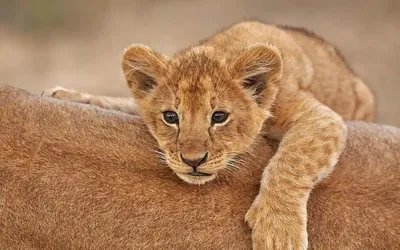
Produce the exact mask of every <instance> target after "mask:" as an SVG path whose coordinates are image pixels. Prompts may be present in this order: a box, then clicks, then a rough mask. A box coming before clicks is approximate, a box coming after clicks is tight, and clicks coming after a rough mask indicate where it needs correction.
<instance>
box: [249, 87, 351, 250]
mask: <svg viewBox="0 0 400 250" xmlns="http://www.w3.org/2000/svg"><path fill="white" fill-rule="evenodd" d="M275 108H276V109H275V112H274V119H273V120H271V122H270V124H269V125H270V127H269V128H267V130H268V131H266V133H267V135H270V136H273V137H275V138H276V137H281V138H282V140H281V143H280V145H279V148H278V150H277V153H276V155H275V156H274V157H273V158H272V159H271V161H270V163H269V164H268V166H267V167H266V169H265V170H264V173H263V176H262V180H261V186H260V192H259V194H258V196H257V197H256V199H255V201H254V203H253V205H252V206H251V208H250V210H249V211H248V212H247V214H246V221H247V222H248V223H249V225H250V226H251V227H252V229H253V235H252V238H253V248H254V249H307V246H308V240H307V227H306V226H307V200H308V198H309V195H310V192H311V190H312V189H313V187H314V186H315V184H316V183H318V182H319V181H320V180H321V179H323V178H324V177H326V176H327V175H328V174H329V173H330V172H331V171H332V170H333V168H334V166H335V165H336V163H337V161H338V158H339V156H340V154H341V153H342V151H343V149H344V147H345V142H346V136H347V130H346V126H345V124H344V122H343V120H342V119H341V117H340V116H339V115H337V114H336V113H335V112H333V111H332V110H331V109H329V108H328V107H326V106H324V105H322V104H321V103H319V102H318V101H317V100H316V99H314V98H313V97H311V96H309V95H307V94H306V93H303V92H298V93H285V92H284V91H282V93H280V94H279V95H278V98H277V100H276V106H275ZM267 125H268V124H267Z"/></svg>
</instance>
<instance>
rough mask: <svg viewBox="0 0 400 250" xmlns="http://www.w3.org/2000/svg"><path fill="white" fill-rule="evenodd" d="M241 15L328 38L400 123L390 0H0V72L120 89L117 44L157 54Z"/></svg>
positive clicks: (398, 19) (398, 25) (14, 79)
mask: <svg viewBox="0 0 400 250" xmlns="http://www.w3.org/2000/svg"><path fill="white" fill-rule="evenodd" d="M243 19H258V20H261V21H265V22H269V23H276V24H287V25H292V26H301V27H306V28H308V29H310V30H312V31H315V32H316V33H317V34H319V35H321V36H322V37H324V38H326V39H327V40H328V41H330V42H332V43H333V44H335V45H336V46H337V47H338V48H339V49H340V50H341V51H342V52H343V54H344V56H345V57H346V58H347V60H348V62H349V63H350V65H351V66H352V67H353V69H354V70H355V72H356V73H358V74H359V75H360V76H361V77H362V78H363V79H364V80H365V82H366V83H367V84H368V85H369V86H370V87H371V88H372V90H373V91H374V93H375V94H376V95H377V101H378V121H379V122H380V123H386V124H391V125H396V126H400V83H399V80H398V79H399V78H400V67H399V62H400V1H399V0H393V1H390V0H379V1H377V0H353V1H348V0H341V1H324V0H303V1H297V0H280V1H268V0H253V1H252V0H191V1H190V0H112V1H111V0H86V1H85V0H80V1H78V0H64V1H60V0H0V61H1V64H0V76H1V83H6V84H9V85H13V86H16V87H19V88H23V89H26V90H28V91H30V92H33V93H36V94H39V93H41V91H42V90H44V89H46V88H51V87H54V86H56V85H60V86H63V87H66V88H74V89H77V90H79V91H84V92H90V93H94V94H104V95H114V96H127V95H129V93H128V90H127V87H126V86H125V82H124V80H123V76H122V71H121V67H120V61H121V57H122V53H123V51H124V48H126V47H128V46H129V45H130V44H131V43H144V44H146V45H149V46H150V47H152V48H154V49H156V50H158V51H159V52H162V53H165V54H169V55H170V54H172V53H174V52H175V51H176V50H178V49H180V48H183V47H184V46H187V45H190V44H192V43H194V42H196V41H197V40H200V39H203V38H205V37H207V36H209V35H210V34H212V33H214V32H216V31H218V30H220V29H222V28H224V27H227V26H229V25H231V24H233V23H234V22H237V21H240V20H243Z"/></svg>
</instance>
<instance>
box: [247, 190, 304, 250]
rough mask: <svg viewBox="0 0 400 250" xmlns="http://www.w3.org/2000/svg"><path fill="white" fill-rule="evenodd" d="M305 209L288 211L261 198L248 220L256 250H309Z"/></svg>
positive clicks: (286, 208) (256, 202)
mask: <svg viewBox="0 0 400 250" xmlns="http://www.w3.org/2000/svg"><path fill="white" fill-rule="evenodd" d="M302 209H303V208H301V207H298V208H293V209H289V208H288V207H287V206H284V205H283V204H280V203H273V202H271V201H269V200H268V197H264V196H263V195H261V194H259V195H258V196H257V198H256V199H255V201H254V203H253V205H252V206H251V208H250V209H249V211H247V213H246V217H245V220H246V222H247V223H248V224H249V225H250V227H251V228H252V229H253V233H252V240H253V249H254V250H261V249H263V250H265V249H267V250H306V249H307V246H308V239H307V217H306V213H305V212H303V211H302ZM304 209H305V208H304ZM304 211H305V210H304Z"/></svg>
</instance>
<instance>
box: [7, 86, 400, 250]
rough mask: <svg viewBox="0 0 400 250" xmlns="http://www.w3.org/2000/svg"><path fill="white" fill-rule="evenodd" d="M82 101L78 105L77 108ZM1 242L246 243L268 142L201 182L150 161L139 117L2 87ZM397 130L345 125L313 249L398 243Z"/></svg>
mask: <svg viewBox="0 0 400 250" xmlns="http://www.w3.org/2000/svg"><path fill="white" fill-rule="evenodd" d="M85 107H86V108H85ZM0 120H1V121H2V122H1V123H0V249H7V250H17V249H24V250H46V249H117V250H118V249H121V250H122V249H239V250H240V249H249V248H250V247H251V244H252V241H251V232H250V230H248V228H247V225H246V224H245V223H244V222H243V217H244V214H245V213H246V210H247V209H248V208H249V207H250V205H251V203H252V201H253V200H254V198H255V196H256V195H257V193H258V190H259V178H260V175H261V173H262V171H263V166H265V165H266V164H267V163H268V160H269V159H270V158H271V156H272V154H273V152H274V150H273V149H274V148H276V146H277V144H276V142H272V141H269V142H268V144H266V143H265V141H263V140H260V141H259V143H258V144H257V147H255V149H254V151H253V153H252V155H248V154H247V155H243V156H242V157H243V158H242V159H243V160H245V162H246V164H245V165H243V164H241V165H242V168H241V169H240V170H239V171H235V172H234V173H233V174H230V175H226V176H224V177H222V176H221V178H220V179H219V181H214V182H211V183H209V184H208V185H204V186H201V187H198V186H195V185H186V184H185V183H182V182H181V181H179V179H178V178H176V177H175V176H174V175H173V174H171V171H170V169H169V168H168V167H167V166H166V165H164V164H162V163H161V162H160V161H159V160H158V159H157V154H156V153H155V152H154V151H153V150H154V149H155V148H156V147H157V146H156V142H155V141H154V140H153V139H152V136H151V135H150V133H149V132H148V131H147V129H146V128H145V126H144V124H143V123H142V121H141V120H139V119H137V118H136V117H134V116H128V115H124V114H122V113H117V112H107V111H103V110H101V109H97V108H94V107H89V106H83V105H73V104H68V103H62V102H59V101H56V100H51V99H44V98H38V97H36V96H32V95H29V94H27V93H26V92H22V91H16V90H15V89H12V88H8V87H0ZM399 177H400V129H396V128H392V127H388V126H380V125H374V124H364V123H350V124H349V139H348V145H347V148H346V151H345V152H344V154H343V155H342V157H341V160H340V161H339V164H338V166H337V167H336V170H335V171H334V172H332V174H331V175H330V176H329V178H327V179H325V180H324V181H322V182H321V183H319V184H318V186H317V187H316V188H315V189H314V190H313V192H312V194H311V197H310V200H309V202H308V216H309V219H308V231H309V248H310V249H332V250H337V249H352V250H358V249H393V250H394V249H398V246H399V245H400V237H399V235H400V231H399V230H400V220H399V216H398V212H399V210H400V186H399V183H400V180H399Z"/></svg>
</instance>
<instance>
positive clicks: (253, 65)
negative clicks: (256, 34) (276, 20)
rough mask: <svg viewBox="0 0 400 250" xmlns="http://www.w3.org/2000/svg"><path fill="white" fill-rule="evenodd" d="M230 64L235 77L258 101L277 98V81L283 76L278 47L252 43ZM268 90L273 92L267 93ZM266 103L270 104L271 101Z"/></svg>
mask: <svg viewBox="0 0 400 250" xmlns="http://www.w3.org/2000/svg"><path fill="white" fill-rule="evenodd" d="M229 65H230V66H229V71H230V73H231V75H232V77H233V79H234V80H235V81H236V82H238V83H239V84H241V85H242V87H243V88H244V89H245V90H246V92H247V93H249V94H250V95H251V96H252V97H253V99H254V100H255V101H256V102H257V103H259V104H263V102H272V101H273V100H268V99H271V98H273V99H274V98H275V94H276V92H277V86H276V83H277V82H278V81H279V80H280V78H281V76H282V66H283V62H282V57H281V53H280V51H279V50H278V48H276V47H275V46H271V45H266V44H257V45H252V46H250V47H247V48H245V49H244V50H243V51H242V52H241V53H240V54H239V56H237V57H236V58H234V59H233V61H232V62H231V63H230V64H229ZM269 85H270V86H269ZM268 90H269V92H271V93H266V92H268ZM264 104H266V105H267V106H269V105H268V104H270V103H264ZM263 106H264V105H263Z"/></svg>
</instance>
